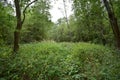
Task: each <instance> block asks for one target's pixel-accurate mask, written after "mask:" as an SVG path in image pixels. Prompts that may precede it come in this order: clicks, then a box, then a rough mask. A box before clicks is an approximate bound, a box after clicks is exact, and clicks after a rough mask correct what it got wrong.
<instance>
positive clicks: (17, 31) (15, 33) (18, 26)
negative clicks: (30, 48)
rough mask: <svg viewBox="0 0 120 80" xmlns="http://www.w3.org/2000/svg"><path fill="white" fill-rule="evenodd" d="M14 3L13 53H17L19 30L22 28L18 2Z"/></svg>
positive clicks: (15, 0) (17, 0)
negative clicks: (15, 24) (15, 22)
mask: <svg viewBox="0 0 120 80" xmlns="http://www.w3.org/2000/svg"><path fill="white" fill-rule="evenodd" d="M14 3H15V9H16V18H17V26H16V29H15V31H14V52H17V51H18V50H19V39H20V30H21V27H22V22H21V9H20V4H19V0H14Z"/></svg>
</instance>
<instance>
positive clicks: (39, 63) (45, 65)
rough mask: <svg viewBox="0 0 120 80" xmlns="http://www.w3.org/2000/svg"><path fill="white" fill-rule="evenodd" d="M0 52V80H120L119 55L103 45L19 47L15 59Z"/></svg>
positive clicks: (6, 52) (35, 45) (73, 44)
mask: <svg viewBox="0 0 120 80" xmlns="http://www.w3.org/2000/svg"><path fill="white" fill-rule="evenodd" d="M0 49H1V50H0V65H1V66H0V80H120V55H119V54H118V53H119V52H117V51H116V50H113V49H111V48H108V47H104V46H102V45H96V44H90V43H83V42H80V43H72V42H71V43H68V42H62V43H56V42H52V41H48V42H46V41H43V42H41V43H30V44H21V46H20V51H19V52H18V54H16V55H15V57H14V58H13V57H12V58H11V55H10V54H11V49H9V48H7V47H6V48H0Z"/></svg>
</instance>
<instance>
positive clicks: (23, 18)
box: [21, 0, 37, 24]
mask: <svg viewBox="0 0 120 80" xmlns="http://www.w3.org/2000/svg"><path fill="white" fill-rule="evenodd" d="M36 1H37V0H34V1H32V2H30V3H29V4H27V6H26V7H25V8H24V10H23V20H22V21H21V23H22V24H23V23H24V21H25V12H26V10H27V8H28V7H29V6H30V5H31V4H33V3H34V2H36Z"/></svg>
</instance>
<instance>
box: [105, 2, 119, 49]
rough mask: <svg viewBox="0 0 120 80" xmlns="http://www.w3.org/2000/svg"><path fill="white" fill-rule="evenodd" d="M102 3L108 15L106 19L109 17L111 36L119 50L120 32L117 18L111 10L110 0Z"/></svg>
mask: <svg viewBox="0 0 120 80" xmlns="http://www.w3.org/2000/svg"><path fill="white" fill-rule="evenodd" d="M103 2H104V5H105V8H106V10H107V13H108V17H109V21H110V24H111V26H112V30H113V34H114V36H115V39H116V43H117V48H118V49H120V30H119V26H118V22H117V18H116V16H115V13H114V10H113V6H112V3H111V2H110V0H109V2H108V1H107V0H103Z"/></svg>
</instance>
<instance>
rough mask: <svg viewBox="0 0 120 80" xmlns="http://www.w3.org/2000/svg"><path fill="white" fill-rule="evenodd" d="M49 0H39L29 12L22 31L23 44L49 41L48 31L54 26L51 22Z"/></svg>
mask: <svg viewBox="0 0 120 80" xmlns="http://www.w3.org/2000/svg"><path fill="white" fill-rule="evenodd" d="M49 8H50V4H49V0H48V1H43V0H38V2H37V3H35V5H34V7H32V8H30V9H29V10H28V13H27V14H26V16H27V18H26V21H25V24H24V25H23V30H22V38H21V39H22V42H34V41H41V40H44V39H47V34H48V30H49V29H50V27H51V25H52V24H53V23H52V22H51V20H50V13H49Z"/></svg>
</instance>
